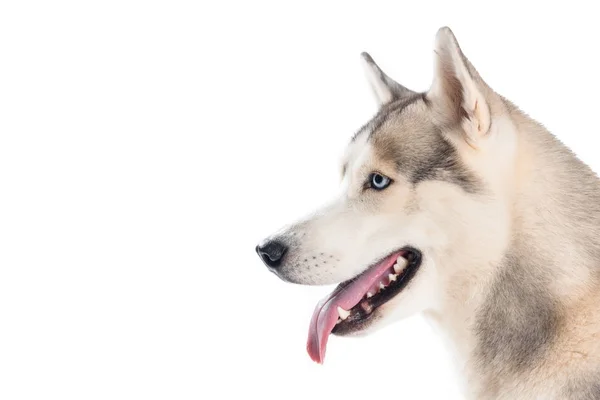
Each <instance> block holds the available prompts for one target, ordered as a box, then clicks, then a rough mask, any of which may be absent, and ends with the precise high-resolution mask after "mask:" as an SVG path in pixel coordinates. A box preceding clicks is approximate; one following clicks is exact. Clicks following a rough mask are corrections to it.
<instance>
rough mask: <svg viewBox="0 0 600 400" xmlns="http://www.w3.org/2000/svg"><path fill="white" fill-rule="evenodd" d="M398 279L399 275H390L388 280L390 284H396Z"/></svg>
mask: <svg viewBox="0 0 600 400" xmlns="http://www.w3.org/2000/svg"><path fill="white" fill-rule="evenodd" d="M397 277H398V275H394V274H389V275H388V278H389V280H390V282H394V281H395V280H396V278H397Z"/></svg>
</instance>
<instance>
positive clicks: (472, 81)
mask: <svg viewBox="0 0 600 400" xmlns="http://www.w3.org/2000/svg"><path fill="white" fill-rule="evenodd" d="M434 58H435V68H434V78H433V83H432V85H431V87H430V89H429V90H428V91H427V92H426V93H416V92H413V91H412V90H410V89H407V88H406V87H404V86H402V85H400V84H399V83H397V82H395V81H393V80H392V79H391V78H389V77H388V76H387V75H386V74H385V73H384V72H383V71H382V70H381V69H380V68H379V67H378V66H377V64H375V62H374V61H373V59H372V58H371V57H370V56H369V55H368V54H366V53H363V54H362V62H363V64H364V66H365V69H366V72H367V76H368V79H369V82H370V85H371V86H372V89H373V92H374V94H375V97H376V98H377V100H378V102H379V104H380V109H379V111H378V112H377V114H376V115H375V117H374V118H373V119H371V120H370V121H369V122H367V123H366V124H365V125H364V126H363V127H362V128H360V130H359V131H358V132H357V133H356V134H355V135H354V137H352V139H351V140H350V143H349V144H348V147H347V150H346V152H345V157H344V159H343V162H342V165H341V169H340V175H341V190H340V193H339V196H338V197H337V198H336V199H335V200H334V201H333V202H331V203H328V204H326V205H324V206H323V207H322V208H321V209H319V210H317V211H316V212H314V213H312V214H310V215H309V216H308V217H306V218H303V219H302V220H300V221H298V222H296V223H294V224H292V225H289V226H287V227H285V228H283V229H282V230H281V231H280V232H278V233H276V234H274V235H272V236H271V237H269V238H267V239H265V240H264V241H262V242H261V243H260V244H259V245H258V246H257V248H256V250H257V252H258V254H259V256H260V257H261V259H262V260H263V261H264V263H265V264H266V265H267V266H268V267H269V269H270V270H271V271H273V272H274V273H276V274H277V275H278V276H279V277H280V278H281V279H284V280H286V281H289V282H294V283H298V284H305V285H322V284H334V283H336V284H337V283H339V286H338V287H337V288H336V289H335V290H334V291H333V293H331V294H330V295H329V296H327V297H326V298H324V299H323V300H321V301H320V302H319V303H318V304H317V306H316V308H315V311H314V315H313V317H312V320H311V322H310V327H309V332H308V344H307V349H308V353H309V355H310V357H311V358H312V359H313V360H314V361H316V362H319V363H322V362H323V359H324V357H325V348H326V345H327V340H328V337H329V335H330V334H331V333H333V334H335V335H351V334H364V333H367V332H371V331H373V330H375V329H379V328H381V327H382V326H385V325H387V324H389V323H391V322H393V321H395V320H398V319H399V318H403V317H406V316H408V315H411V314H414V313H417V312H421V313H423V314H424V315H425V316H426V317H427V318H428V320H429V321H431V323H432V324H433V325H435V327H436V328H439V329H437V330H439V331H440V332H441V333H442V334H443V335H445V336H446V338H447V339H449V340H448V342H449V343H451V350H452V353H453V354H454V355H455V359H456V362H457V363H458V368H460V371H462V376H463V377H464V388H465V393H466V395H467V397H468V398H473V399H534V398H535V399H539V398H543V399H600V287H599V284H600V181H599V179H598V177H597V176H596V175H595V174H594V172H592V170H591V169H590V168H589V167H588V166H586V165H585V164H584V163H583V162H581V161H580V160H579V159H578V158H577V157H576V156H575V155H574V154H573V153H572V152H571V151H570V150H569V149H568V148H567V147H565V146H564V145H563V144H562V143H561V142H559V141H558V140H557V139H556V138H555V137H554V136H553V135H552V134H550V133H549V132H548V131H547V130H546V129H544V127H543V126H542V125H540V124H539V123H537V122H536V121H534V120H533V119H531V118H529V117H528V116H527V115H526V114H524V113H523V112H521V111H520V110H519V109H518V108H517V107H516V106H515V105H513V104H512V103H511V102H509V101H508V100H506V99H505V98H503V97H502V96H501V95H499V94H497V93H495V92H494V91H493V90H492V89H491V88H490V87H489V86H488V85H487V84H486V83H485V82H484V81H483V79H482V78H481V76H480V75H479V74H478V72H477V71H476V70H475V68H474V67H473V66H472V65H471V63H470V62H469V61H468V60H467V58H466V57H465V56H464V54H463V53H462V51H461V49H460V47H459V45H458V42H457V41H456V38H455V37H454V35H453V33H452V31H451V30H450V29H449V28H442V29H440V30H439V31H438V33H437V35H436V40H435V51H434Z"/></svg>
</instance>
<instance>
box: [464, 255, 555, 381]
mask: <svg viewBox="0 0 600 400" xmlns="http://www.w3.org/2000/svg"><path fill="white" fill-rule="evenodd" d="M540 261H541V262H542V263H544V262H549V261H548V260H535V261H534V260H533V257H532V256H531V255H530V254H526V253H524V252H520V251H518V250H516V248H513V250H511V251H510V252H509V253H508V254H507V255H506V257H505V260H504V262H503V265H502V266H500V272H499V273H498V276H497V277H496V279H495V282H494V284H493V285H492V288H491V291H490V293H489V294H488V296H487V300H486V301H485V303H484V304H483V307H482V309H481V311H480V312H479V315H478V316H477V324H476V328H475V329H476V331H477V333H476V336H477V337H478V338H479V343H478V344H477V350H476V354H477V357H478V360H479V364H480V367H481V368H482V369H484V370H486V369H487V370H495V373H498V372H500V370H502V372H503V373H506V372H510V373H511V374H512V373H520V372H523V371H525V370H527V369H530V368H532V367H534V366H536V364H537V363H538V362H540V360H543V358H544V356H545V353H546V351H547V350H548V349H549V348H550V346H551V345H552V343H553V341H554V339H555V338H556V337H557V335H558V330H559V327H560V322H561V312H560V308H559V305H558V304H557V302H556V300H555V299H554V296H552V294H551V293H549V291H548V290H547V284H548V282H547V281H546V282H545V281H544V280H545V279H547V275H540V276H538V274H537V269H538V268H537V266H539V265H540V264H538V262H540ZM534 262H535V264H534ZM542 265H543V264H542ZM506 369H509V370H510V371H506Z"/></svg>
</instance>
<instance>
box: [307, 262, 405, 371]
mask: <svg viewBox="0 0 600 400" xmlns="http://www.w3.org/2000/svg"><path fill="white" fill-rule="evenodd" d="M402 254H403V253H402V252H399V253H395V254H392V255H390V256H389V257H387V258H385V259H384V260H383V261H381V262H380V263H379V264H377V265H375V266H374V267H372V268H370V269H369V270H368V271H367V272H366V273H365V274H363V275H361V276H360V278H358V279H356V280H355V281H353V282H352V283H350V284H349V285H347V286H345V287H344V288H342V289H341V290H337V289H336V290H335V291H334V292H333V293H331V294H330V295H329V296H327V297H325V298H324V299H322V300H321V301H320V302H319V303H318V304H317V306H316V307H315V311H314V312H313V316H312V318H311V320H310V327H309V329H308V342H307V344H306V350H307V351H308V355H309V356H310V358H311V359H312V360H313V361H315V362H317V363H319V364H322V363H323V359H324V358H325V348H326V347H327V339H328V338H329V334H330V333H331V331H332V330H333V328H334V327H335V325H336V323H337V320H338V311H337V308H338V307H342V308H343V309H344V310H350V309H351V308H352V307H354V306H355V305H357V304H358V303H359V302H360V300H361V299H362V298H363V297H364V296H365V295H366V294H367V291H368V290H369V289H370V288H371V287H372V286H373V284H374V283H376V282H377V281H378V280H379V279H380V278H381V275H382V274H383V273H384V272H385V271H386V270H387V269H388V268H390V267H392V266H393V265H394V263H395V261H396V259H397V258H398V257H399V256H400V255H402Z"/></svg>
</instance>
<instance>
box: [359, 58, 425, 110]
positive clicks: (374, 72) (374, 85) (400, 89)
mask: <svg viewBox="0 0 600 400" xmlns="http://www.w3.org/2000/svg"><path fill="white" fill-rule="evenodd" d="M361 56H362V64H363V67H364V69H365V73H366V75H367V79H368V80H369V84H370V85H371V89H373V93H374V94H375V98H376V99H377V101H378V102H379V105H383V104H386V103H389V102H391V101H394V100H398V99H401V98H403V97H406V96H410V95H414V94H416V93H415V92H413V91H412V90H410V89H407V88H405V87H404V86H402V85H401V84H399V83H398V82H396V81H394V80H393V79H392V78H390V77H389V76H387V75H386V74H385V73H384V72H383V71H382V70H381V68H379V66H378V65H377V64H375V61H373V58H371V56H370V55H369V54H368V53H362V54H361Z"/></svg>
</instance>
